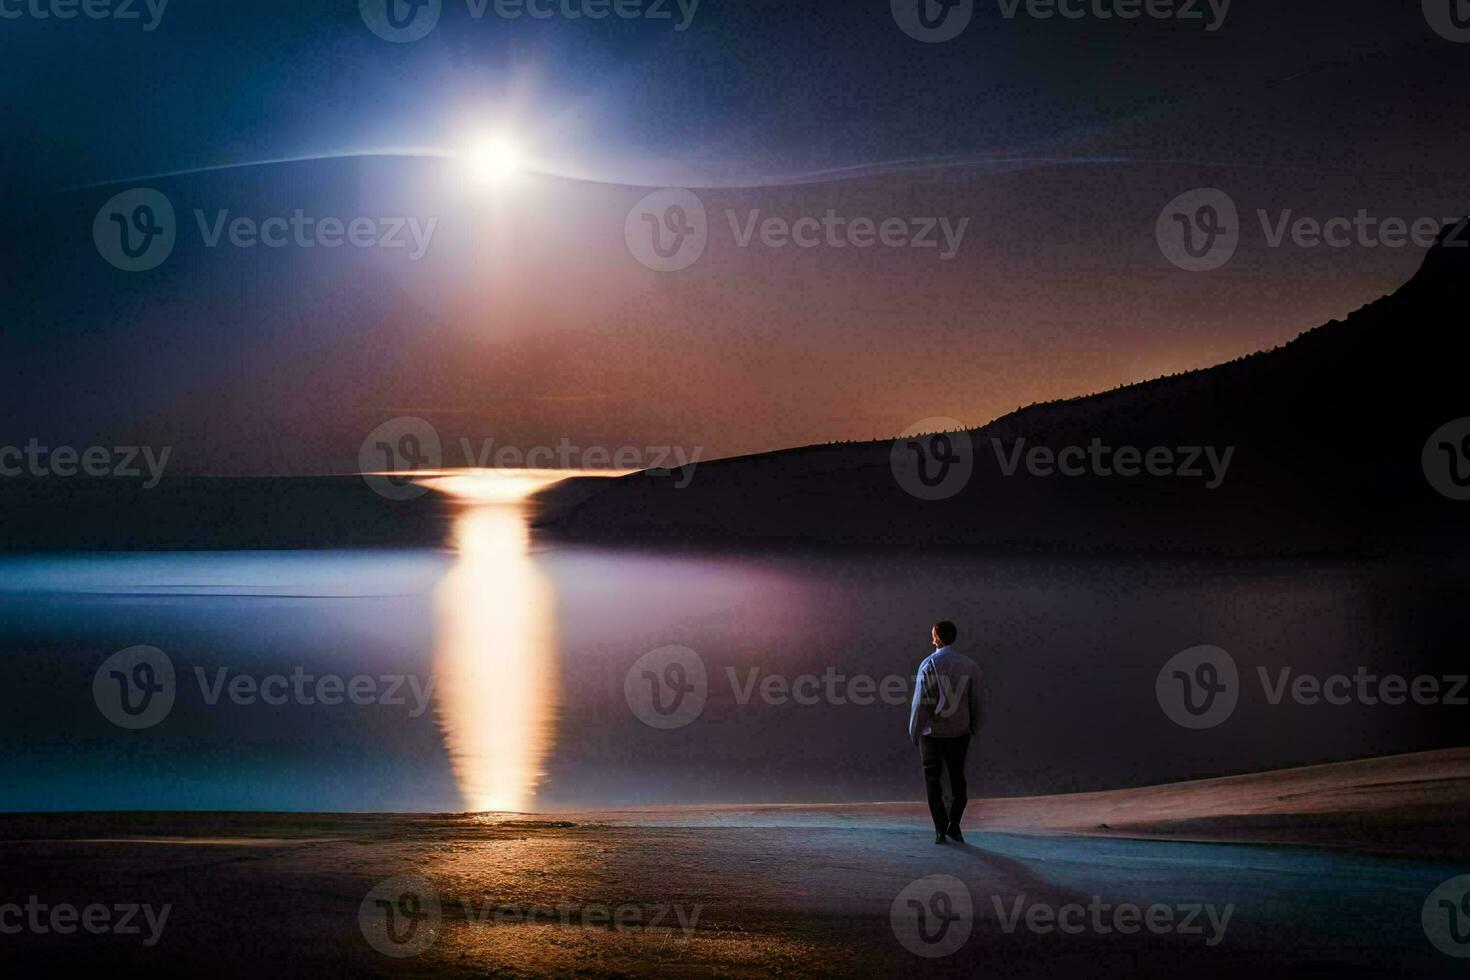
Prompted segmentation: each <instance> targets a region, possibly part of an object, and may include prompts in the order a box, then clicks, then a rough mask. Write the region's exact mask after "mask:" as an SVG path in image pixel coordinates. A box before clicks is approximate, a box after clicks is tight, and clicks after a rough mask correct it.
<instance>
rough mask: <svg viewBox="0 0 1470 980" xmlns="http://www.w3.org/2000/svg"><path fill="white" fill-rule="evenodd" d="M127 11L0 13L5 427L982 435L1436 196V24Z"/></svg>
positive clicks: (807, 13)
mask: <svg viewBox="0 0 1470 980" xmlns="http://www.w3.org/2000/svg"><path fill="white" fill-rule="evenodd" d="M120 2H121V0H118V2H114V3H112V4H111V5H108V4H103V3H101V2H100V0H93V2H92V5H91V6H89V7H88V8H86V9H88V10H91V11H93V12H94V13H96V12H103V11H110V12H111V14H112V15H109V16H106V17H95V16H86V15H85V14H83V13H81V12H80V11H81V10H82V8H81V7H80V6H78V7H77V8H76V10H77V11H78V13H77V15H76V16H73V17H70V18H62V17H59V16H57V14H59V13H67V12H71V10H72V8H71V7H69V6H68V4H67V3H66V2H65V0H60V2H59V3H58V4H55V5H53V3H52V0H0V51H3V53H4V57H3V58H0V86H3V91H4V92H5V93H6V96H5V98H4V99H0V127H3V131H4V134H5V140H4V145H3V148H0V188H3V190H0V221H3V222H4V229H5V230H4V231H3V232H0V361H3V363H4V364H5V365H6V366H7V367H8V368H9V370H8V371H7V383H6V385H5V386H4V387H3V391H0V426H3V428H0V444H3V445H17V446H18V445H24V444H26V443H27V442H28V441H30V440H38V441H39V442H41V443H42V444H47V445H62V444H67V445H72V446H76V447H86V446H90V445H105V446H114V445H151V446H169V447H172V457H171V458H172V466H173V467H174V472H178V473H198V474H246V475H269V474H301V473H338V472H350V471H355V470H356V469H357V468H358V467H359V462H360V450H361V447H362V445H363V443H364V440H365V439H366V438H367V437H368V436H369V434H370V433H371V432H372V431H373V430H374V429H375V428H376V427H378V426H381V425H383V424H385V423H388V422H391V420H394V419H399V418H404V417H414V418H422V419H424V420H426V421H427V422H428V423H429V424H430V425H431V426H432V427H433V429H434V430H435V432H436V433H437V434H438V436H439V438H440V440H441V442H442V445H443V454H444V463H445V465H462V464H464V463H465V462H469V461H470V460H467V459H466V458H465V456H464V452H463V448H464V447H465V446H466V445H468V446H471V447H474V448H475V449H477V450H478V449H482V448H483V447H485V446H486V445H487V443H488V444H490V445H492V446H494V447H503V446H513V447H517V448H519V449H520V450H521V451H523V452H524V451H528V450H529V449H531V448H532V447H535V446H556V445H558V444H566V443H570V444H572V445H577V446H581V447H587V446H593V445H600V446H604V447H608V448H609V449H616V448H619V447H624V446H634V447H639V448H641V449H644V450H651V449H654V448H657V447H668V446H675V447H680V448H681V449H683V450H684V451H685V452H686V453H693V452H695V451H697V452H699V454H700V457H701V458H710V457H715V456H728V455H734V454H740V453H747V452H758V451H764V450H768V449H775V448H781V447H785V446H793V445H804V444H809V443H815V442H826V441H829V440H839V439H862V438H881V437H889V436H892V435H894V434H896V433H898V432H900V431H902V430H904V429H906V428H908V427H909V426H910V425H912V424H913V423H915V422H917V421H918V420H921V419H927V418H932V417H944V418H953V419H956V420H959V421H961V422H964V423H966V424H971V425H978V424H981V423H984V422H986V421H988V420H989V419H991V418H994V417H996V416H998V415H1000V414H1003V413H1004V412H1007V411H1010V410H1013V409H1014V408H1016V407H1018V406H1020V405H1024V404H1028V403H1031V402H1034V401H1039V400H1046V399H1051V398H1058V397H1070V396H1073V395H1078V394H1084V393H1087V392H1090V391H1096V390H1103V389H1106V388H1110V387H1113V386H1116V385H1119V384H1125V383H1131V382H1135V381H1139V380H1143V379H1146V378H1149V377H1154V376H1158V375H1160V374H1164V373H1171V372H1176V371H1181V370H1186V369H1190V368H1196V367H1202V366H1207V365H1209V364H1212V363H1217V362H1219V361H1222V360H1226V359H1229V358H1232V357H1236V356H1239V355H1242V354H1245V353H1249V352H1251V351H1254V350H1258V349H1262V348H1266V347H1270V346H1273V345H1276V344H1279V343H1282V342H1285V341H1286V340H1289V339H1290V338H1292V337H1293V336H1295V335H1296V334H1298V333H1299V332H1301V331H1302V330H1305V329H1309V328H1311V327H1314V326H1316V325H1318V324H1320V323H1323V322H1325V321H1327V320H1330V319H1332V318H1334V317H1342V316H1345V315H1346V314H1347V313H1349V312H1351V311H1352V310H1353V309H1356V308H1357V307H1359V306H1361V305H1363V304H1365V303H1367V302H1371V301H1372V300H1373V299H1375V298H1377V297H1378V296H1381V295H1383V294H1385V293H1387V292H1390V291H1391V290H1392V289H1393V288H1395V287H1396V286H1397V285H1398V284H1399V283H1401V282H1402V281H1403V280H1404V279H1406V278H1407V277H1408V276H1409V275H1410V274H1412V271H1413V269H1414V268H1415V267H1416V266H1417V264H1418V262H1419V260H1420V259H1421V258H1422V249H1421V248H1420V247H1418V246H1417V245H1415V244H1414V243H1413V242H1408V243H1405V244H1389V243H1387V242H1388V241H1389V240H1390V239H1392V238H1393V236H1392V235H1391V234H1387V235H1385V234H1380V233H1381V232H1385V231H1390V230H1391V228H1392V222H1394V221H1399V222H1402V223H1403V224H1405V225H1410V226H1411V225H1412V224H1413V223H1414V222H1415V221H1422V220H1429V219H1433V220H1436V221H1437V220H1442V219H1445V218H1448V217H1450V216H1453V215H1456V214H1464V213H1466V211H1467V209H1470V200H1467V199H1470V193H1467V192H1466V190H1465V180H1464V177H1465V175H1466V170H1467V166H1470V164H1467V161H1470V153H1467V150H1470V132H1467V130H1466V127H1465V125H1464V123H1465V119H1466V118H1467V117H1466V109H1467V108H1470V95H1467V92H1466V89H1465V86H1464V84H1463V82H1464V78H1465V77H1466V68H1467V67H1470V43H1467V40H1470V39H1467V38H1466V37H1465V36H1464V35H1465V34H1466V33H1470V32H1467V31H1462V30H1461V29H1460V28H1458V26H1457V22H1456V21H1455V20H1454V19H1453V18H1451V16H1450V14H1451V10H1452V8H1451V7H1450V0H1444V2H1442V3H1441V2H1440V0H1425V3H1424V4H1422V6H1421V4H1417V3H1399V2H1389V0H1358V2H1353V3H1325V2H1316V0H1312V2H1297V3H1290V4H1278V3H1270V4H1267V3H1246V2H1243V0H1242V2H1237V3H1233V4H1222V3H1220V2H1217V3H1216V4H1215V5H1214V6H1211V5H1210V4H1208V3H1206V2H1203V0H1201V2H1199V3H1191V2H1186V0H1179V2H1178V3H1164V2H1163V0H1156V2H1155V3H1154V4H1153V5H1152V6H1149V7H1147V8H1146V9H1147V10H1152V11H1154V12H1155V13H1157V14H1169V16H1150V15H1147V14H1146V13H1145V14H1143V15H1140V16H1137V17H1134V18H1123V17H1121V16H1117V14H1118V13H1120V11H1122V10H1128V9H1133V10H1140V9H1145V8H1144V5H1143V4H1142V3H1134V4H1133V5H1132V7H1131V8H1130V6H1129V0H1087V2H1086V3H1083V2H1080V0H1066V2H1065V3H1063V4H1062V7H1064V8H1065V9H1066V10H1067V11H1068V12H1069V13H1072V14H1075V15H1077V16H1062V15H1060V14H1054V15H1052V16H1038V15H1039V14H1045V13H1047V12H1048V11H1051V10H1053V9H1056V5H1055V4H1047V3H1044V2H1041V3H1038V2H1035V0H1033V2H1032V3H1030V4H1027V3H1019V4H1013V3H1011V0H1004V2H1002V0H989V2H983V0H976V2H974V3H973V4H966V3H961V4H960V5H959V6H958V7H956V8H955V9H954V10H950V11H949V17H951V18H954V17H959V18H960V19H959V20H954V19H945V18H944V17H942V16H940V15H941V14H942V13H943V12H944V8H941V7H939V6H938V5H937V4H934V5H933V6H932V7H930V8H927V10H926V12H927V13H929V14H932V15H934V16H932V17H931V18H930V21H931V22H932V23H938V24H939V26H938V27H937V28H936V30H937V31H938V32H939V34H946V33H952V34H953V36H949V37H946V38H944V39H940V38H939V37H938V36H937V35H936V34H934V33H933V32H930V33H927V34H926V29H925V28H924V27H923V26H922V24H921V21H920V20H919V18H918V17H917V12H916V4H917V3H918V2H919V0H892V2H891V3H890V2H888V0H882V2H874V0H862V2H846V3H840V4H838V3H831V2H818V0H808V2H803V0H787V2H779V3H778V2H770V3H768V2H763V0H751V2H743V3H735V2H732V0H725V2H718V0H702V2H700V3H698V4H693V3H692V0H685V3H684V5H683V6H682V7H681V6H680V5H679V4H678V3H677V2H674V0H668V2H664V3H657V2H656V0H642V2H638V0H619V3H618V4H617V5H614V3H612V2H610V0H609V2H604V3H601V4H599V2H598V0H554V2H550V0H536V2H534V3H519V2H517V0H500V2H499V3H498V4H497V3H496V0H488V3H487V4H481V3H479V0H474V2H473V3H472V2H471V0H438V2H434V0H429V2H428V3H427V5H425V6H422V7H413V6H410V5H408V4H406V3H403V0H391V2H392V3H394V5H395V7H394V11H395V12H396V14H399V15H401V20H402V22H403V23H405V24H407V25H408V26H407V27H406V28H405V30H406V32H407V33H408V34H415V33H421V34H422V36H418V37H416V38H415V39H406V37H405V35H404V32H403V31H398V30H397V29H395V28H394V27H393V26H392V22H391V21H390V20H389V19H388V18H387V8H386V6H385V4H386V3H387V2H389V0H362V2H361V3H359V2H357V0H321V2H314V0H313V2H309V0H296V2H273V0H262V2H253V3H224V2H219V3H215V2H205V0H170V2H168V3H166V4H162V5H160V4H159V2H158V0H154V2H153V4H152V6H151V7H150V6H149V5H148V4H147V3H145V2H143V0H137V2H135V3H132V4H128V5H127V6H126V7H125V8H123V9H114V8H118V6H119V3H120ZM923 2H925V3H932V0H923ZM971 7H972V8H973V9H971ZM597 12H607V13H608V15H607V16H603V17H600V18H599V17H592V16H588V14H589V13H597ZM124 13H126V14H128V15H132V14H137V16H136V17H135V18H134V17H129V16H123V14H124ZM42 14H44V15H45V16H41V15H42ZM514 14H519V16H511V15H514ZM533 14H534V15H533ZM965 14H968V20H967V21H966V20H964V18H963V15H965ZM1195 14H1197V15H1198V16H1197V17H1196V16H1189V15H1195ZM543 15H544V16H543ZM573 15H576V16H573ZM663 15H667V16H663ZM1104 15H1110V16H1104ZM486 145H493V146H496V147H502V148H504V147H511V148H513V150H514V154H513V155H514V156H515V158H516V165H515V166H513V167H509V168H507V169H509V170H512V171H514V172H513V173H511V174H509V175H501V176H500V177H496V176H494V175H489V176H487V175H486V174H485V173H484V172H483V171H484V169H485V167H484V166H483V163H484V159H483V156H484V154H483V149H482V148H483V147H484V146H486ZM503 153H504V154H506V155H511V151H510V150H504V151H503ZM496 159H499V158H498V157H497V158H496ZM1201 193H1205V194H1207V195H1209V196H1206V197H1200V196H1199V195H1200V194H1201ZM1191 194H1193V195H1194V196H1190V195H1191ZM650 195H652V196H651V197H650ZM160 201H162V202H164V203H163V204H160V203H159V202H160ZM1222 201H1223V202H1228V206H1229V208H1231V209H1233V210H1234V212H1235V213H1234V215H1233V216H1232V215H1231V214H1230V213H1229V212H1228V211H1224V212H1222V211H1221V210H1220V205H1221V202H1222ZM1181 202H1182V203H1181ZM140 204H144V205H147V207H148V211H147V212H146V213H142V214H141V215H140V212H138V210H137V208H138V206H139V205H140ZM1206 205H1208V206H1209V207H1212V208H1214V210H1212V211H1210V212H1208V215H1221V214H1224V216H1225V219H1224V224H1226V225H1230V226H1233V227H1234V229H1235V236H1234V238H1235V241H1234V244H1233V245H1232V246H1231V248H1230V250H1229V254H1228V255H1225V254H1224V253H1222V252H1217V251H1216V250H1215V249H1214V248H1213V245H1212V247H1211V248H1210V250H1209V251H1210V254H1208V255H1206V256H1205V257H1204V258H1203V259H1192V258H1191V257H1189V256H1188V254H1187V253H1182V252H1180V250H1179V248H1178V247H1177V246H1175V245H1171V244H1170V239H1169V237H1168V236H1169V233H1170V229H1171V228H1172V227H1174V223H1175V222H1177V221H1179V220H1180V219H1179V217H1176V216H1184V217H1186V218H1191V217H1192V219H1193V220H1196V221H1198V222H1201V224H1200V226H1199V227H1200V228H1201V229H1203V228H1204V224H1203V222H1204V221H1205V220H1206V217H1207V216H1208V215H1207V214H1206V212H1205V211H1203V210H1201V208H1203V207H1205V206H1206ZM165 210H167V211H171V212H172V218H171V219H170V218H168V217H167V215H165V213H164V212H165ZM701 212H702V214H701ZM1232 218H1233V220H1231V219H1232ZM1303 218H1306V219H1308V220H1309V221H1314V222H1318V223H1327V222H1331V221H1334V220H1336V221H1337V228H1338V237H1337V238H1336V239H1335V242H1336V243H1335V244H1327V243H1325V242H1322V241H1319V240H1317V239H1316V238H1315V237H1314V236H1313V235H1312V234H1311V229H1310V227H1307V228H1304V229H1298V228H1297V227H1296V226H1294V225H1293V222H1297V221H1298V220H1300V219H1303ZM1350 219H1351V220H1354V221H1355V223H1354V224H1353V226H1352V230H1351V231H1347V230H1345V228H1346V226H1345V225H1344V224H1343V222H1344V221H1347V220H1350ZM139 221H141V224H138V223H133V222H139ZM159 222H162V223H161V224H160V223H159ZM293 222H294V223H293ZM650 222H651V223H650ZM130 223H133V224H131V226H130ZM165 226H166V233H165ZM349 227H352V228H354V229H355V231H354V233H353V240H352V241H350V242H348V241H345V239H346V238H347V229H348V228H349ZM1180 227H1181V228H1182V227H1183V226H1182V225H1180ZM1364 229H1366V230H1364ZM124 230H128V232H129V235H136V236H138V237H135V238H133V239H132V241H133V243H134V244H136V243H137V242H141V241H143V240H144V239H143V238H142V236H143V234H144V232H145V231H150V230H151V231H157V232H158V233H157V234H152V235H150V236H149V237H148V238H147V242H148V245H147V248H146V249H144V251H143V254H142V255H141V257H140V258H133V257H130V256H129V255H128V254H127V253H126V252H125V251H120V249H121V248H122V237H121V233H122V232H123V231H124ZM880 230H882V231H881V234H880ZM654 231H658V233H659V244H658V248H655V247H654V245H655V242H654V239H653V233H654ZM680 232H683V233H684V234H680ZM1299 232H1300V233H1299ZM1202 233H1203V232H1202ZM1227 240H1229V239H1228V236H1227ZM1191 241H1192V244H1198V242H1203V241H1205V239H1200V240H1198V242H1197V241H1195V240H1193V239H1192V240H1191ZM1209 241H1210V242H1211V243H1213V241H1214V240H1213V239H1210V240H1209ZM130 247H132V246H130ZM659 248H663V249H664V250H665V251H668V250H669V249H671V248H672V249H673V251H672V253H671V254H668V255H664V254H660V252H659ZM160 250H161V251H160ZM1222 258H1223V262H1219V264H1218V265H1216V264H1215V263H1216V262H1217V261H1218V260H1220V259H1222ZM154 260H156V262H155V261H154ZM1201 263H1203V264H1204V265H1207V266H1210V267H1209V268H1200V267H1198V266H1200V264H1201ZM141 266H146V267H141ZM645 462H646V460H645Z"/></svg>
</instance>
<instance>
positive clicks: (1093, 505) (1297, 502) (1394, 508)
mask: <svg viewBox="0 0 1470 980" xmlns="http://www.w3.org/2000/svg"><path fill="white" fill-rule="evenodd" d="M1467 299H1470V229H1467V227H1466V223H1465V222H1461V223H1460V224H1459V225H1457V226H1452V227H1447V228H1446V229H1445V231H1444V232H1443V233H1442V234H1441V236H1440V239H1439V243H1438V244H1437V245H1436V246H1435V247H1434V248H1433V249H1431V250H1430V251H1429V252H1428V253H1427V254H1426V257H1425V261H1424V263H1423V264H1422V266H1421V268H1420V270H1419V272H1418V273H1417V274H1416V275H1415V276H1414V277H1413V279H1411V280H1410V281H1409V282H1408V283H1406V284H1405V285H1404V286H1402V287H1401V288H1400V289H1399V290H1398V291H1397V292H1395V293H1393V294H1392V295H1390V296H1387V297H1384V298H1382V299H1380V300H1378V301H1376V302H1374V303H1372V304H1370V305H1368V306H1365V307H1363V308H1362V309H1359V310H1358V311H1356V312H1354V313H1353V314H1351V315H1350V316H1349V317H1348V318H1347V319H1346V320H1343V321H1337V320H1334V321H1332V322H1330V323H1327V324H1325V325H1324V326H1321V327H1318V328H1316V329H1314V330H1310V331H1308V332H1306V333H1304V334H1302V335H1301V336H1299V337H1297V338H1296V339H1295V340H1293V341H1291V342H1290V343H1288V344H1285V345H1283V346H1281V347H1279V348H1276V349H1273V350H1270V351H1264V352H1261V353H1257V354H1252V355H1250V356H1248V357H1243V358H1240V359H1239V360H1235V361H1231V362H1229V363H1225V364H1220V365H1217V366H1215V367H1212V368H1208V369H1205V370H1200V371H1192V372H1189V373H1187V374H1182V375H1177V376H1173V377H1166V378H1160V379H1158V380H1154V381H1149V382H1144V383H1141V384H1136V385H1131V386H1129V387H1126V388H1120V389H1117V390H1114V391H1110V392H1106V393H1102V394H1096V395H1090V396H1087V397H1083V398H1076V399H1072V400H1068V401H1060V402H1050V403H1045V404H1038V405H1033V406H1031V407H1028V408H1024V409H1021V410H1018V411H1016V412H1013V413H1011V414H1009V415H1006V416H1004V417H1002V418H999V419H996V420H995V421H993V422H991V423H990V424H988V425H985V426H982V427H980V428H977V429H972V430H969V432H968V433H967V434H968V436H969V439H970V442H971V444H972V447H973V473H972V475H971V476H970V478H969V480H968V482H965V483H964V485H963V488H962V489H959V490H958V492H956V493H954V494H953V495H952V496H949V497H947V498H946V499H935V500H925V499H919V498H918V497H917V496H915V495H913V494H911V493H910V492H908V491H906V490H905V489H904V487H903V486H901V485H900V482H899V479H898V477H897V476H896V475H895V469H894V467H893V466H892V465H891V462H890V456H891V452H892V450H893V443H892V442H890V441H875V442H866V443H848V444H840V445H827V446H810V447H806V448H801V449H791V450H785V451H781V452H772V453H765V454H761V455H757V456H746V457H738V458H734V459H726V460H719V461H714V462H708V463H702V464H700V465H699V466H698V469H697V471H696V473H695V475H694V478H693V480H692V482H691V483H690V484H689V485H688V486H687V487H684V488H682V489H680V488H676V487H675V485H674V484H675V480H673V479H670V478H668V477H663V476H659V475H655V474H649V473H641V474H634V475H632V476H628V477H624V478H621V479H617V480H610V481H603V482H602V483H600V484H587V483H585V482H583V481H572V482H573V483H574V484H578V485H572V486H565V485H564V486H562V487H560V488H554V489H553V490H552V491H550V492H548V493H547V494H546V495H545V496H544V497H543V499H542V506H543V513H542V514H541V516H540V518H539V520H538V526H539V527H540V528H541V529H542V531H543V532H544V533H548V534H551V535H554V536H557V537H560V538H566V539H573V540H584V541H600V542H624V543H653V542H661V543H687V544H690V545H703V544H709V543H713V542H721V541H723V542H744V543H754V542H759V541H771V542H778V541H779V542H791V541H795V540H803V541H810V542H821V543H828V544H844V545H885V546H887V545H912V546H931V547H932V546H943V545H957V546H980V547H985V548H990V549H995V550H1024V551H1082V552H1092V551H1097V552H1107V553H1127V552H1134V551H1137V552H1180V553H1199V554H1227V555H1228V554H1236V555H1280V554H1299V555H1306V554H1312V555H1355V554H1365V553H1368V554H1383V553H1394V552H1400V551H1404V552H1412V553H1418V554H1426V553H1428V554H1433V553H1443V554H1455V553H1462V552H1463V551H1464V550H1465V546H1466V544H1467V543H1470V501H1459V500H1453V499H1450V498H1449V497H1447V496H1445V495H1443V494H1441V493H1439V492H1437V491H1436V490H1435V489H1434V487H1433V486H1431V484H1430V482H1429V480H1428V478H1427V477H1426V473H1425V468H1424V465H1423V463H1422V462H1421V454H1422V453H1423V450H1424V447H1425V444H1426V441H1427V440H1428V439H1429V437H1430V435H1431V434H1432V433H1434V432H1435V431H1436V430H1437V429H1439V428H1440V427H1441V426H1442V425H1444V424H1446V423H1448V422H1450V421H1452V420H1454V419H1458V418H1462V417H1465V416H1470V383H1467V381H1470V377H1467V368H1470V357H1467V354H1470V339H1467V337H1466V331H1467V316H1466V313H1467ZM1038 356H1045V355H1044V353H1038ZM1019 439H1024V440H1025V444H1024V445H1025V448H1026V449H1028V450H1029V449H1030V448H1031V447H1034V446H1045V447H1048V448H1050V449H1053V450H1056V449H1060V448H1061V447H1065V446H1073V445H1076V446H1084V447H1086V446H1088V445H1089V444H1090V443H1091V442H1092V440H1094V439H1097V440H1099V441H1100V443H1101V444H1104V445H1107V446H1110V447H1122V446H1132V447H1137V448H1138V449H1140V450H1147V449H1148V448H1150V447H1156V446H1159V447H1195V446H1198V447H1204V446H1209V447H1215V448H1216V449H1217V450H1219V451H1221V452H1222V453H1223V451H1224V450H1225V449H1226V448H1227V447H1234V452H1233V455H1232V456H1231V458H1230V462H1229V467H1228V469H1227V470H1226V474H1225V477H1224V479H1223V481H1222V482H1221V483H1220V485H1219V486H1218V487H1217V488H1216V489H1207V488H1206V482H1207V480H1206V479H1205V478H1186V477H1180V476H1170V477H1161V476H1147V475H1140V476H1134V477H1123V476H1117V475H1113V476H1107V477H1103V476H1097V475H1086V476H1071V477H1069V476H1062V475H1055V474H1053V475H1049V476H1045V475H1035V474H1032V473H1029V472H1028V471H1027V469H1026V467H1025V466H1024V465H1023V466H1021V467H1020V468H1019V469H1017V470H1016V471H1015V472H1014V475H1006V474H1005V473H1004V472H1003V470H1002V464H1001V461H1000V460H998V459H997V453H996V451H995V448H994V444H993V442H992V440H999V441H1000V445H1001V451H1002V452H1003V453H1005V454H1010V453H1012V452H1014V450H1015V447H1016V445H1017V440H1019ZM920 445H921V448H922V447H923V446H925V445H927V443H926V442H925V441H924V440H920ZM940 448H941V449H942V448H943V446H942V444H941V446H940ZM910 452H911V450H909V449H908V448H907V447H901V449H900V455H901V456H902V455H904V454H906V453H910ZM913 462H914V463H915V464H917V462H918V459H917V457H915V458H914V460H913ZM1071 462H1073V463H1075V462H1076V459H1075V455H1074V456H1073V457H1072V458H1071ZM1464 462H1465V464H1466V467H1467V470H1470V460H1464ZM1007 465H1008V464H1007ZM1443 465H1446V466H1447V465H1448V460H1446V461H1445V463H1444V464H1443ZM929 472H930V474H931V476H932V475H937V474H938V473H939V472H940V469H939V467H938V466H937V464H933V463H932V460H931V469H930V471H929ZM910 482H912V478H910Z"/></svg>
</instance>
